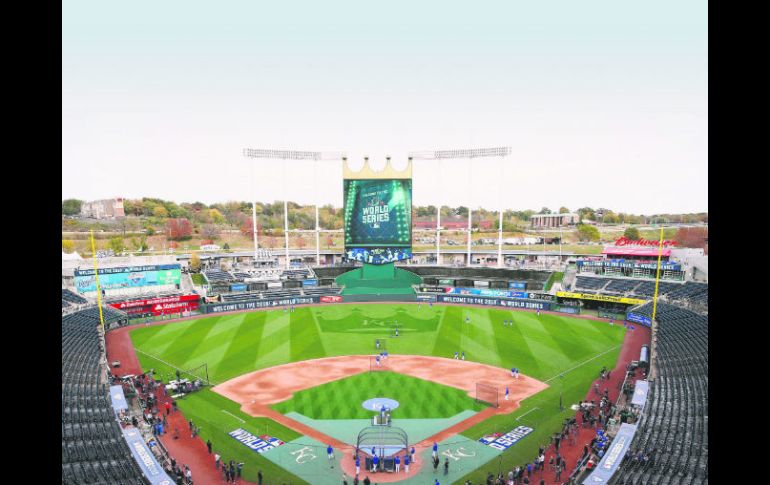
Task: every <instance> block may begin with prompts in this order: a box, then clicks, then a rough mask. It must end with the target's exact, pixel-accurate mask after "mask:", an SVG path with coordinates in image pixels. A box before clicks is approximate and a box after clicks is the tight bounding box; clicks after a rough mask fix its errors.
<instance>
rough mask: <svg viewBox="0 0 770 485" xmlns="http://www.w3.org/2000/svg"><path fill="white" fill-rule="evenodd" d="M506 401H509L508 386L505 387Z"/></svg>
mask: <svg viewBox="0 0 770 485" xmlns="http://www.w3.org/2000/svg"><path fill="white" fill-rule="evenodd" d="M505 400H506V401H507V400H508V386H505Z"/></svg>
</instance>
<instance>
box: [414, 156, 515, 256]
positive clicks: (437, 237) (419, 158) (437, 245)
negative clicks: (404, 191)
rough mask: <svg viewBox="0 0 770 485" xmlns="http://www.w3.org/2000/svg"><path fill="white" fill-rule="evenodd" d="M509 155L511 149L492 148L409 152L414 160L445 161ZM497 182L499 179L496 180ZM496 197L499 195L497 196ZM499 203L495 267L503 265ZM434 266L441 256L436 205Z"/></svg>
mask: <svg viewBox="0 0 770 485" xmlns="http://www.w3.org/2000/svg"><path fill="white" fill-rule="evenodd" d="M510 154H511V147H492V148H462V149H456V150H433V151H417V152H410V153H409V157H411V158H413V159H414V160H447V159H453V158H469V159H471V160H473V159H474V158H494V157H498V158H500V159H503V158H505V157H507V156H508V155H510ZM498 180H499V179H498ZM498 197H500V195H499V194H498ZM499 203H500V223H499V226H498V238H497V266H498V267H501V266H502V265H503V208H502V205H503V204H502V200H500V201H499ZM436 211H437V214H436V264H441V262H440V259H439V257H440V256H441V243H440V237H441V204H440V203H439V204H438V209H437V210H436ZM470 263H471V208H470V204H468V255H467V260H466V264H467V265H468V266H470Z"/></svg>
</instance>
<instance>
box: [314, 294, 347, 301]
mask: <svg viewBox="0 0 770 485" xmlns="http://www.w3.org/2000/svg"><path fill="white" fill-rule="evenodd" d="M318 301H320V302H321V303H339V302H341V301H342V297H341V296H339V295H324V296H322V297H320V298H319V300H318Z"/></svg>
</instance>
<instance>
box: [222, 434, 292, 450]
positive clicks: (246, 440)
mask: <svg viewBox="0 0 770 485" xmlns="http://www.w3.org/2000/svg"><path fill="white" fill-rule="evenodd" d="M227 434H228V435H230V436H232V437H233V438H235V439H236V440H238V441H239V442H240V443H241V444H243V445H245V446H246V447H248V448H249V449H250V450H251V451H256V452H257V453H264V452H266V451H268V450H272V449H273V448H276V447H278V446H281V445H283V444H284V442H283V441H281V440H279V439H278V438H274V437H272V436H268V435H263V436H254V435H253V434H251V433H249V432H248V431H246V430H245V429H242V428H238V429H236V430H233V431H230V432H229V433H227Z"/></svg>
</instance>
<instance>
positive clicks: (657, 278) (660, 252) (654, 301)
mask: <svg viewBox="0 0 770 485" xmlns="http://www.w3.org/2000/svg"><path fill="white" fill-rule="evenodd" d="M662 255H663V227H662V226H661V228H660V242H659V243H658V268H657V270H656V271H655V295H654V296H653V298H652V319H653V320H655V314H656V312H657V310H658V284H659V283H660V257H661V256H662Z"/></svg>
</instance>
